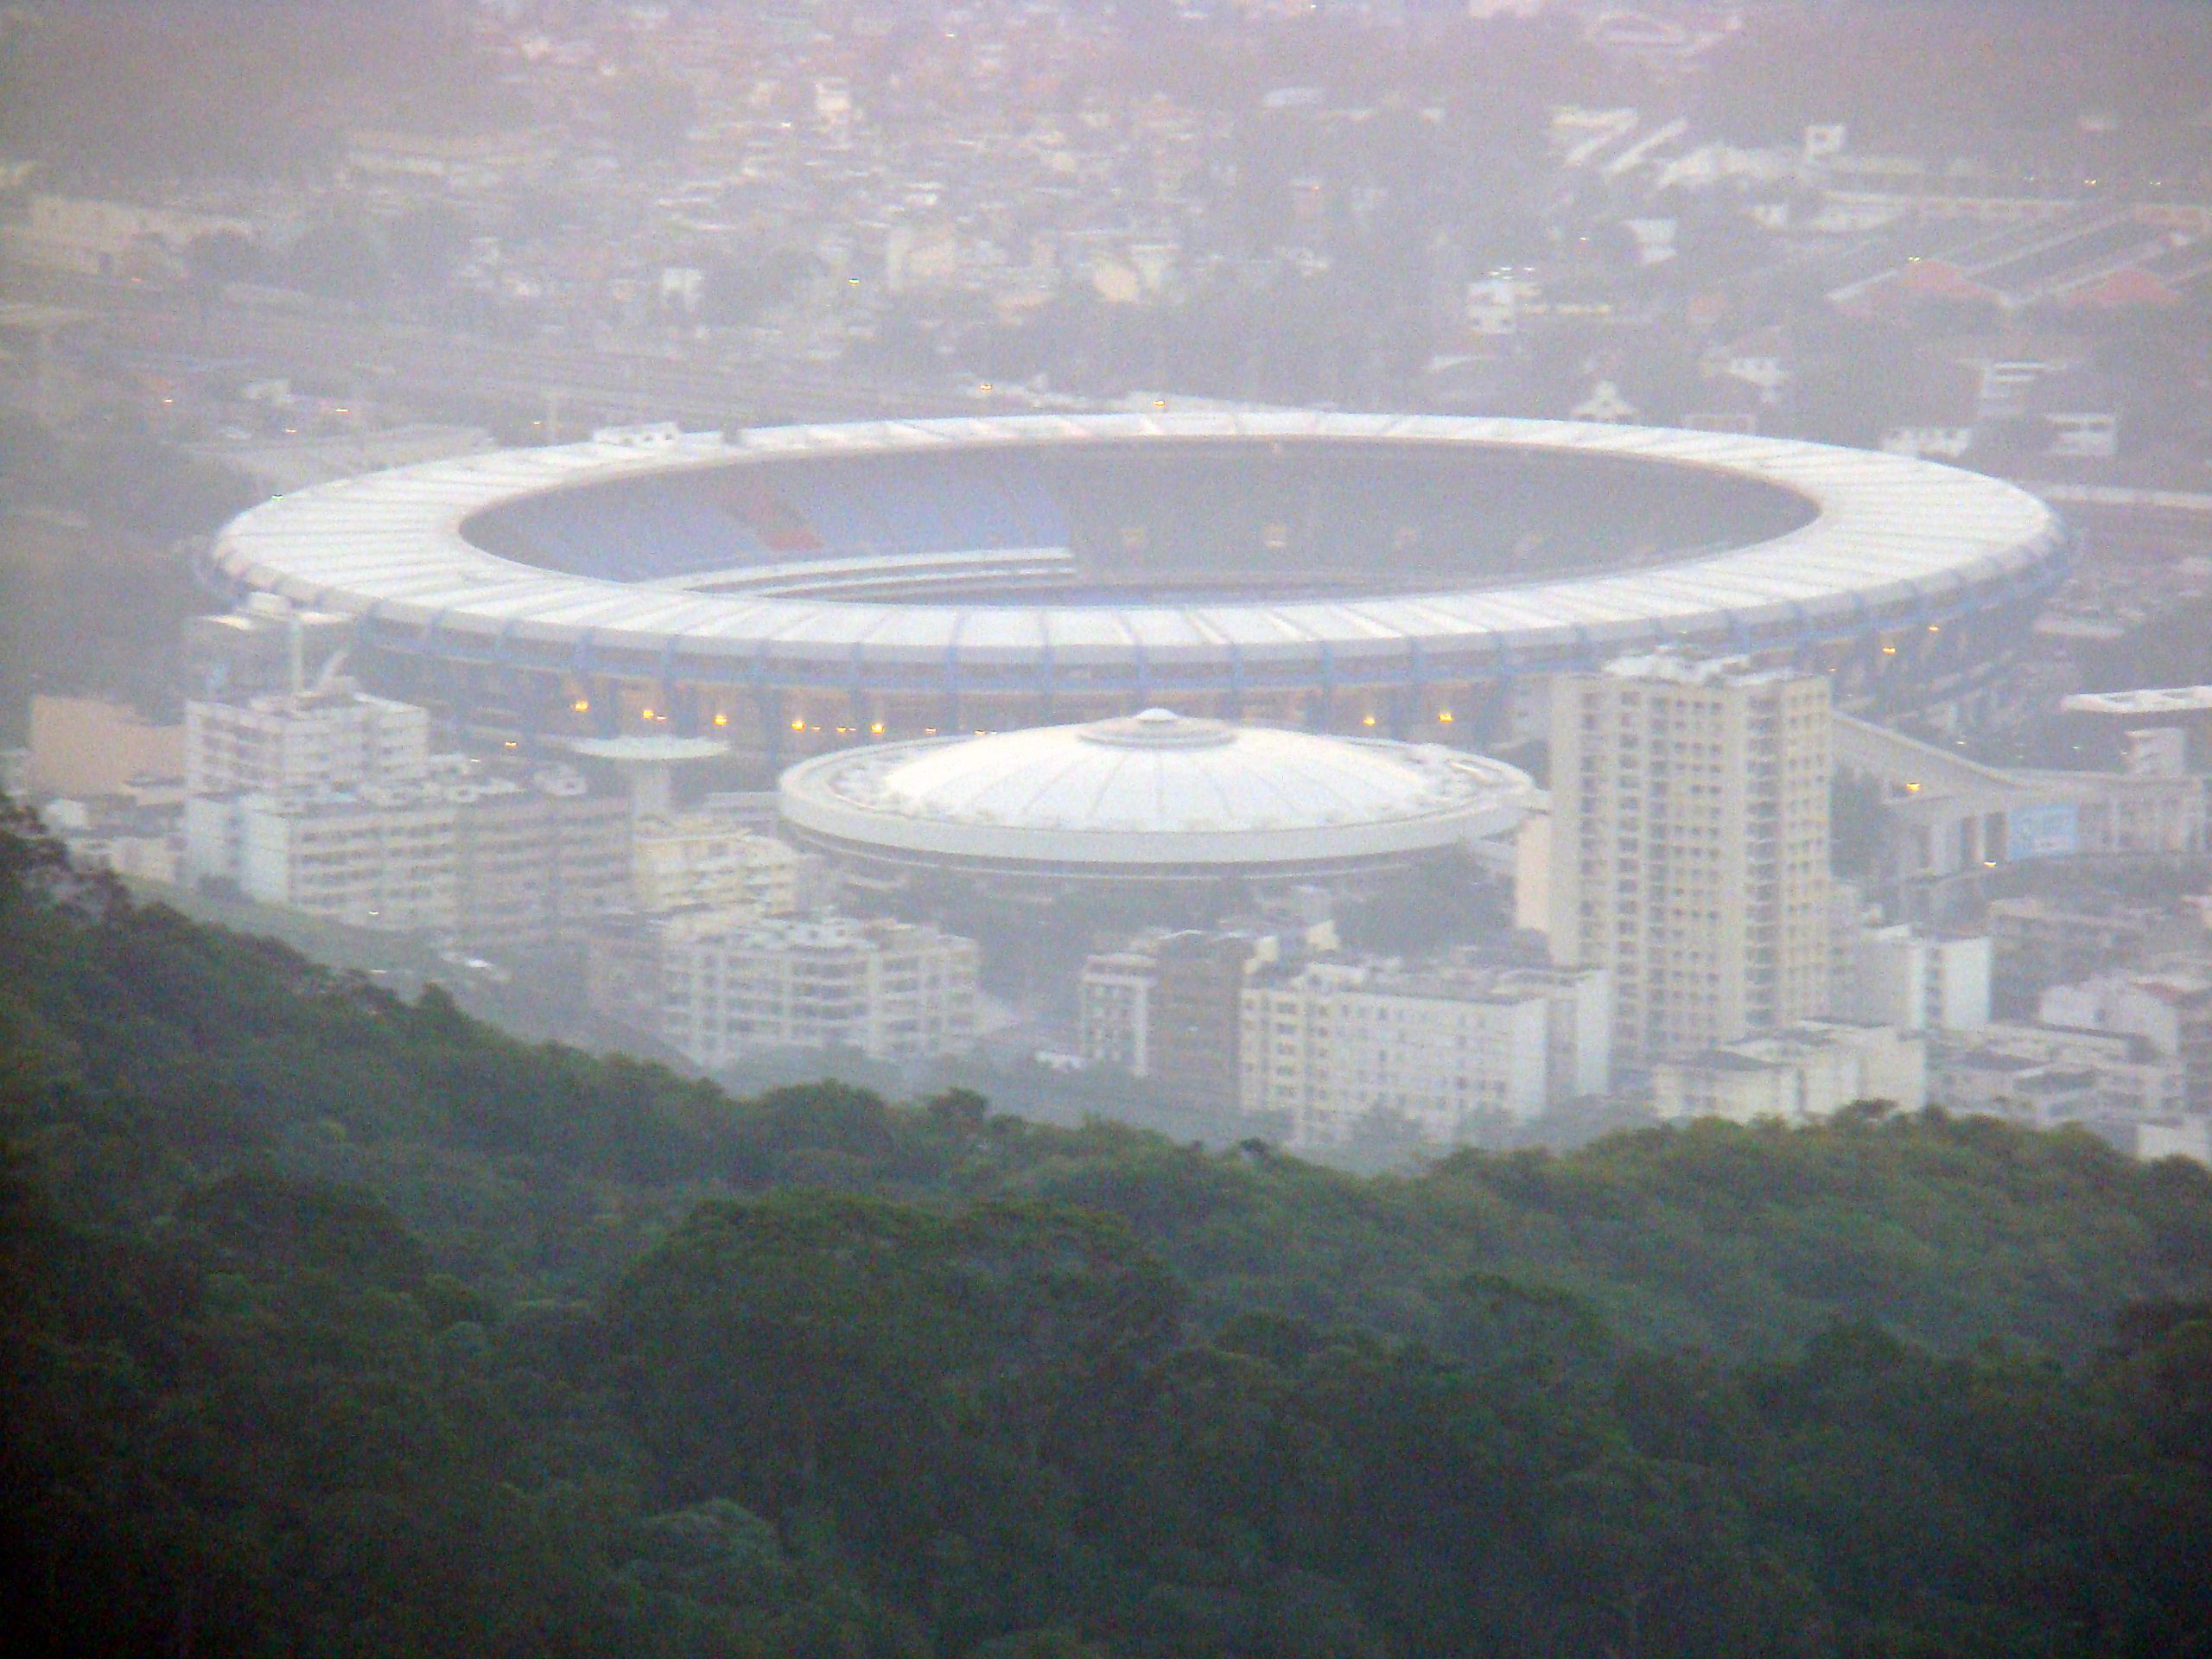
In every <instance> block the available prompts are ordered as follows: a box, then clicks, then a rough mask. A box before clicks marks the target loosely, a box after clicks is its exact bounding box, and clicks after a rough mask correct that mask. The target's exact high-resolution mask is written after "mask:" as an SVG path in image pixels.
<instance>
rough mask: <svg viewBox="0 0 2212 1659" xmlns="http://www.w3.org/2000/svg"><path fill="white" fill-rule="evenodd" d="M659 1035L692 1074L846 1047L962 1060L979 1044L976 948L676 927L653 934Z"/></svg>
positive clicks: (855, 927)
mask: <svg viewBox="0 0 2212 1659" xmlns="http://www.w3.org/2000/svg"><path fill="white" fill-rule="evenodd" d="M651 925H652V928H653V931H654V934H655V936H656V937H655V939H654V944H655V946H656V947H657V956H658V986H659V990H658V1001H659V1010H658V1014H659V1027H660V1030H659V1034H660V1036H661V1038H662V1039H663V1040H664V1041H665V1042H666V1043H667V1044H668V1045H669V1046H670V1047H671V1048H673V1049H675V1050H676V1051H677V1052H678V1053H680V1054H682V1055H683V1057H684V1058H686V1059H688V1060H690V1061H691V1062H692V1064H694V1065H699V1066H702V1067H705V1068H708V1069H709V1070H712V1069H715V1068H719V1067H721V1066H726V1065H731V1064H733V1063H734V1062H735V1061H737V1060H738V1059H740V1058H742V1057H743V1056H744V1055H746V1054H747V1053H749V1052H755V1051H758V1050H761V1049H791V1048H853V1049H857V1050H859V1051H860V1052H861V1053H863V1054H865V1055H867V1056H868V1058H870V1059H876V1060H918V1059H930V1058H936V1057H938V1056H940V1055H950V1054H960V1053H964V1052H967V1051H968V1050H969V1048H971V1047H973V1046H974V1045H975V1040H976V976H977V969H978V966H979V959H978V955H977V950H976V943H975V941H974V940H972V939H967V938H960V937H959V936H958V935H957V934H950V933H943V932H940V931H938V930H937V929H936V928H934V927H926V926H917V925H911V924H908V923H904V922H892V921H861V920H856V919H855V918H850V917H825V918H807V919H804V920H797V919H775V918H760V919H745V918H735V917H733V916H731V915H729V914H728V913H727V912H724V913H720V914H717V913H716V912H699V913H696V915H693V916H690V917H686V916H682V915H678V916H673V917H669V918H660V919H658V921H656V922H655V923H653V924H651Z"/></svg>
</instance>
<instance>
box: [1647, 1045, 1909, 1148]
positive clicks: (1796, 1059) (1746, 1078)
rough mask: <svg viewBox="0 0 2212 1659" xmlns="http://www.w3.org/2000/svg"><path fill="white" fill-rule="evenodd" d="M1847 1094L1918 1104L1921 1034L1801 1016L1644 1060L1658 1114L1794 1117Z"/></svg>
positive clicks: (1831, 1109) (1828, 1109)
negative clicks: (1778, 1026) (1699, 1048)
mask: <svg viewBox="0 0 2212 1659" xmlns="http://www.w3.org/2000/svg"><path fill="white" fill-rule="evenodd" d="M1854 1100H1886V1101H1890V1102H1891V1103H1895V1104H1896V1105H1897V1106H1898V1107H1900V1108H1902V1109H1904V1110H1907V1111H1917V1110H1919V1109H1921V1108H1922V1107H1923V1106H1925V1105H1926V1104H1927V1103H1928V1053H1927V1046H1926V1043H1925V1041H1924V1040H1923V1039H1922V1038H1921V1037H1920V1036H1919V1035H1918V1034H1917V1033H1911V1032H1903V1031H1897V1030H1893V1029H1891V1027H1886V1026H1860V1025H1852V1024H1847V1023H1845V1022H1843V1021H1840V1020H1800V1021H1798V1022H1796V1023H1795V1024H1793V1025H1791V1026H1789V1027H1785V1028H1783V1029H1782V1030H1778V1031H1771V1032H1767V1033H1762V1034H1761V1035H1758V1036H1756V1037H1746V1038H1742V1039H1738V1040H1737V1041H1735V1042H1732V1043H1722V1044H1719V1045H1718V1046H1714V1047H1712V1048H1709V1049H1707V1050H1706V1051H1705V1052H1702V1053H1699V1054H1694V1055H1689V1056H1687V1057H1684V1058H1675V1059H1668V1060H1662V1061H1660V1062H1659V1063H1658V1064H1656V1065H1654V1066H1653V1067H1652V1068H1651V1107H1652V1110H1653V1112H1654V1113H1655V1114H1656V1116H1659V1117H1662V1118H1669V1119H1671V1118H1683V1117H1726V1118H1732V1119H1733V1120H1734V1121H1735V1122H1738V1123H1749V1122H1753V1121H1755V1120H1757V1119H1759V1118H1764V1117H1778V1118H1781V1119H1782V1120H1783V1121H1784V1122H1791V1123H1802V1122H1810V1121H1812V1120H1814V1119H1816V1118H1822V1117H1827V1116H1833V1115H1834V1113H1835V1112H1836V1111H1837V1110H1838V1109H1840V1108H1841V1107H1844V1106H1847V1105H1848V1104H1850V1103H1852V1102H1853V1101H1854Z"/></svg>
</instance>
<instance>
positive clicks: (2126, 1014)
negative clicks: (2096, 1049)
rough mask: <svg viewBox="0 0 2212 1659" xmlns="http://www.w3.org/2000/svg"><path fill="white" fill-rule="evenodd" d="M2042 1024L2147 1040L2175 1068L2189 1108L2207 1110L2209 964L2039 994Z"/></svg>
mask: <svg viewBox="0 0 2212 1659" xmlns="http://www.w3.org/2000/svg"><path fill="white" fill-rule="evenodd" d="M2041 1013H2042V1017H2043V1020H2044V1023H2046V1024H2049V1025H2056V1026H2077V1027H2087V1028H2089V1029H2093V1030H2100V1031H2112V1032H2123V1033H2132V1034H2133V1035H2136V1036H2139V1037H2142V1038H2144V1039H2147V1040H2148V1041H2149V1042H2150V1044H2151V1045H2152V1047H2154V1048H2155V1049H2157V1050H2158V1052H2159V1053H2161V1054H2163V1055H2165V1056H2167V1057H2169V1058H2171V1059H2173V1060H2175V1061H2177V1063H2178V1064H2179V1065H2180V1067H2181V1074H2182V1088H2183V1098H2184V1101H2185V1103H2186V1104H2187V1106H2188V1108H2189V1109H2190V1110H2191V1111H2197V1112H2212V963H2202V962H2199V963H2193V964H2190V965H2186V966H2174V967H2164V968H2158V969H2142V970H2139V971H2136V972H2133V973H2115V974H2101V975H2098V976H2094V977H2093V978H2090V979H2088V980H2084V981H2082V982H2079V983H2077V984H2073V985H2054V986H2052V987H2051V988H2050V989H2049V990H2047V991H2045V992H2044V994H2043V1001H2042V1009H2041Z"/></svg>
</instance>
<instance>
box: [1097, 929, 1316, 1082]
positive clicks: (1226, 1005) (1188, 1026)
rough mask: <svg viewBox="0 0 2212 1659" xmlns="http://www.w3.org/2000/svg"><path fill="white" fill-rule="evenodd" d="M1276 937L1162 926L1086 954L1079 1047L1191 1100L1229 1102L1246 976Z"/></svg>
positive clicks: (1100, 1062) (1105, 1062)
mask: <svg viewBox="0 0 2212 1659" xmlns="http://www.w3.org/2000/svg"><path fill="white" fill-rule="evenodd" d="M1272 943H1273V942H1272V941H1262V940H1261V939H1259V938H1255V937H1254V936H1252V935H1249V934H1242V933H1211V932H1205V931H1198V930H1185V931H1168V930H1166V929H1160V930H1156V931H1151V932H1147V933H1143V934H1140V935H1138V936H1137V937H1136V938H1135V939H1133V940H1131V941H1130V942H1129V943H1128V945H1126V946H1125V947H1124V948H1122V949H1121V950H1110V951H1102V952H1099V953H1096V954H1095V955H1093V956H1091V957H1090V958H1089V959H1088V960H1086V961H1085V962H1084V968H1083V977H1082V980H1081V982H1080V984H1079V986H1078V988H1077V1015H1078V1026H1079V1033H1078V1045H1079V1051H1080V1052H1081V1053H1082V1055H1083V1057H1084V1059H1086V1060H1087V1061H1089V1062H1090V1064H1092V1065H1106V1066H1111V1067H1113V1068H1116V1070H1119V1071H1126V1072H1128V1074H1129V1075H1130V1076H1131V1077H1145V1078H1148V1079H1151V1080H1152V1081H1154V1083H1156V1084H1158V1085H1159V1086H1160V1088H1162V1089H1163V1090H1166V1091H1167V1092H1168V1093H1170V1094H1173V1095H1174V1096H1177V1097H1178V1098H1180V1099H1182V1100H1185V1101H1187V1102H1189V1103H1192V1104H1194V1105H1203V1106H1209V1107H1215V1108H1221V1109H1233V1108H1235V1107H1236V1104H1237V1101H1238V1098H1239V1087H1240V1085H1239V1082H1238V1077H1237V1048H1238V1041H1239V1033H1240V1030H1241V1027H1242V1022H1243V1003H1242V998H1243V991H1244V985H1245V977H1246V973H1247V970H1248V969H1249V967H1250V966H1251V965H1252V964H1253V963H1254V962H1255V960H1256V959H1258V958H1259V957H1261V956H1262V955H1263V954H1264V955H1269V956H1271V955H1272V954H1273V952H1272Z"/></svg>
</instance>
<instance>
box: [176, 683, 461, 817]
mask: <svg viewBox="0 0 2212 1659" xmlns="http://www.w3.org/2000/svg"><path fill="white" fill-rule="evenodd" d="M429 770H430V715H429V710H428V709H423V708H419V707H417V706H416V705H415V704H413V703H409V702H394V701H392V700H391V698H389V697H378V696H370V695H369V694H368V693H366V692H364V691H362V690H359V688H358V687H357V686H355V685H354V684H353V682H352V681H350V680H344V679H340V680H337V681H334V682H333V683H330V684H329V685H327V686H325V687H322V688H321V689H318V690H311V691H298V692H289V691H278V692H264V693H262V694H260V695H257V696H250V697H246V698H244V699H242V700H240V701H238V702H215V701H213V700H208V699H194V701H192V702H188V703H186V704H185V706H184V780H185V790H186V792H187V793H188V794H191V795H231V794H247V793H255V792H289V791H302V790H317V789H343V788H346V787H349V786H351V785H356V784H384V783H407V782H411V781H414V780H416V779H421V778H423V777H424V776H426V775H427V774H428V772H429Z"/></svg>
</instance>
